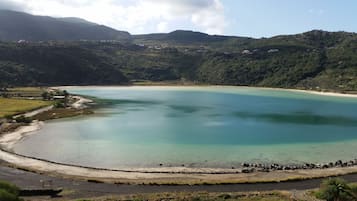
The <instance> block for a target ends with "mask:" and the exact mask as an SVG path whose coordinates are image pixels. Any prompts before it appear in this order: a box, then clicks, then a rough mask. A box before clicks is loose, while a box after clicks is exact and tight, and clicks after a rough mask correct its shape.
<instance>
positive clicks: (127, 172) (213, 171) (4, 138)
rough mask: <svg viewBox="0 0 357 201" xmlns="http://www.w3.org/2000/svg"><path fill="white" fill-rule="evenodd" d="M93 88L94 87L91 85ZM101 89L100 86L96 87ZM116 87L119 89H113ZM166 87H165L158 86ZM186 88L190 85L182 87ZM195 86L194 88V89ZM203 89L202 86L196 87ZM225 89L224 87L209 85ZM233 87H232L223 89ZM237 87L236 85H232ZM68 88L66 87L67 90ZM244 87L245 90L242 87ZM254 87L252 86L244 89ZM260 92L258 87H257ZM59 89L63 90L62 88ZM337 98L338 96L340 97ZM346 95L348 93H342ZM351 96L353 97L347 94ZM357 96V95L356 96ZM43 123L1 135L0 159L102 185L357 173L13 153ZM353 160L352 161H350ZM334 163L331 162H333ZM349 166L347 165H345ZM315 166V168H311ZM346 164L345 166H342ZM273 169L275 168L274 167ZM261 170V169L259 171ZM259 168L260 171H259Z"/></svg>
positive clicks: (351, 167) (338, 168) (354, 166)
mask: <svg viewBox="0 0 357 201" xmlns="http://www.w3.org/2000/svg"><path fill="white" fill-rule="evenodd" d="M90 87H92V86H90ZM95 87H101V86H95ZM112 87H116V86H112ZM159 87H166V86H159ZM183 87H187V86H183ZM191 87H192V86H191ZM194 87H200V86H194ZM206 87H222V86H206ZM223 87H232V86H223ZM233 87H234V86H233ZM65 88H66V87H65ZM240 88H242V87H240ZM244 88H248V89H250V88H252V87H244ZM254 88H256V89H257V87H254ZM60 89H63V88H62V87H61V88H60ZM258 89H268V90H271V89H273V90H284V91H298V92H305V93H313V94H316V93H317V94H319V95H328V96H336V93H327V94H325V92H315V91H306V90H297V89H274V88H258ZM337 95H338V94H337ZM339 95H345V94H339ZM348 96H349V97H350V95H348ZM72 97H73V98H76V99H78V100H77V101H76V102H74V103H72V106H73V107H74V108H76V109H81V108H84V107H87V106H86V104H87V103H91V102H93V101H92V100H89V99H87V98H83V97H81V96H72ZM353 97H357V95H353ZM43 125H44V123H43V122H39V121H34V122H33V123H31V124H30V125H28V126H22V127H20V128H18V129H16V130H15V131H14V132H10V133H5V134H3V135H1V136H0V160H3V161H6V162H8V163H10V164H11V165H12V166H13V167H15V168H20V169H24V170H28V171H32V172H38V173H45V174H54V175H56V176H59V177H75V178H78V179H87V180H88V179H90V180H95V181H100V182H114V183H115V182H119V183H120V182H128V183H134V184H135V183H143V182H144V183H145V182H146V183H160V184H172V183H177V184H203V183H214V184H223V183H264V182H279V181H290V180H304V179H312V178H321V177H329V176H336V175H345V174H352V173H357V160H356V159H355V160H354V162H352V163H350V164H348V165H347V162H346V163H345V162H342V161H341V163H339V164H338V165H332V166H322V164H321V166H319V167H316V168H315V164H305V165H308V167H306V166H305V167H303V166H300V167H299V168H296V169H291V167H288V168H287V167H286V166H281V165H279V164H269V165H271V167H272V169H270V167H269V169H265V166H264V167H259V166H258V165H257V164H242V167H239V168H232V169H229V168H199V167H197V168H190V167H157V168H125V169H106V168H96V167H85V166H80V165H70V164H64V163H58V162H54V161H49V160H45V159H39V158H35V157H29V156H23V155H20V154H17V153H14V152H13V151H12V148H13V145H14V144H16V143H17V142H18V141H20V140H22V139H23V138H24V137H26V136H28V135H30V134H31V133H32V132H34V131H37V130H39V129H41V128H42V126H43ZM351 161H352V160H351ZM351 161H349V162H351ZM330 164H331V163H330ZM345 164H346V165H345ZM310 165H313V166H314V168H311V167H310ZM342 165H343V166H342ZM273 166H274V167H273ZM259 168H260V169H259ZM257 169H259V170H258V171H257Z"/></svg>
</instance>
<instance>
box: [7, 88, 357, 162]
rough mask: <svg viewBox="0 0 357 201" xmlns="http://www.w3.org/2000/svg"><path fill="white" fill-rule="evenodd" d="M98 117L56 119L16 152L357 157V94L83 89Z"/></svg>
mask: <svg viewBox="0 0 357 201" xmlns="http://www.w3.org/2000/svg"><path fill="white" fill-rule="evenodd" d="M69 91H70V92H72V93H77V94H82V95H89V96H94V97H98V98H101V99H105V100H104V103H106V104H104V106H103V107H101V108H100V109H98V110H97V112H96V114H95V115H92V116H86V117H80V118H72V119H66V120H56V121H51V122H49V123H47V124H46V125H45V127H44V128H43V129H42V130H40V131H38V132H37V133H36V134H35V135H31V136H30V137H28V138H26V139H24V140H22V141H21V142H19V143H18V144H16V146H15V147H14V150H15V152H18V153H21V154H25V155H29V156H35V157H39V158H44V159H49V160H52V161H57V162H63V163H69V164H80V165H87V166H95V167H106V168H123V167H157V166H158V165H159V164H160V163H162V164H163V165H164V166H178V165H181V164H185V165H186V166H191V167H231V166H236V165H239V164H240V163H242V162H261V163H270V162H277V163H283V164H290V163H303V162H317V163H321V162H330V161H335V160H338V159H342V160H349V159H354V158H356V157H357V153H356V151H357V148H356V147H357V112H356V111H357V99H356V98H345V97H344V98H343V97H329V96H320V95H314V94H307V93H303V92H292V91H282V90H271V89H257V88H240V87H80V88H79V87H78V88H70V89H69Z"/></svg>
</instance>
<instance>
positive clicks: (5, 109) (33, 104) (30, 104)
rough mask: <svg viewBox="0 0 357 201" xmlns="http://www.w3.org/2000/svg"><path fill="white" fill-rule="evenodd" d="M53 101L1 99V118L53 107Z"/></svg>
mask: <svg viewBox="0 0 357 201" xmlns="http://www.w3.org/2000/svg"><path fill="white" fill-rule="evenodd" d="M51 104H52V102H51V101H41V100H25V99H12V98H0V118H1V117H4V116H6V115H15V114H19V113H23V112H26V111H31V110H34V109H37V108H41V107H44V106H48V105H51Z"/></svg>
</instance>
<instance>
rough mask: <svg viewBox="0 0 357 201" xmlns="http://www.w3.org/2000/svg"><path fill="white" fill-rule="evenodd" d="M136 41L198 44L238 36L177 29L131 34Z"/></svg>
mask: <svg viewBox="0 0 357 201" xmlns="http://www.w3.org/2000/svg"><path fill="white" fill-rule="evenodd" d="M133 38H134V39H136V40H137V41H138V42H144V43H145V42H150V41H157V42H168V43H176V44H191V43H194V44H199V43H212V42H223V41H226V40H229V39H232V38H239V37H234V36H219V35H208V34H205V33H201V32H194V31H185V30H177V31H173V32H171V33H158V34H143V35H135V36H133Z"/></svg>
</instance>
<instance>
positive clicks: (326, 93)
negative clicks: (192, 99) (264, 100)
mask: <svg viewBox="0 0 357 201" xmlns="http://www.w3.org/2000/svg"><path fill="white" fill-rule="evenodd" d="M125 87H128V88H129V87H136V88H140V87H141V88H149V87H153V88H200V87H202V88H237V89H239V88H240V89H260V90H277V91H286V92H299V93H306V94H312V95H320V96H332V97H344V98H357V92H356V93H343V92H334V91H317V90H309V89H295V88H273V87H254V86H234V85H180V84H177V85H174V84H173V85H164V84H163V85H160V84H158V85H154V84H148V85H135V84H133V85H87V86H56V87H51V88H53V89H71V88H125Z"/></svg>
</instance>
